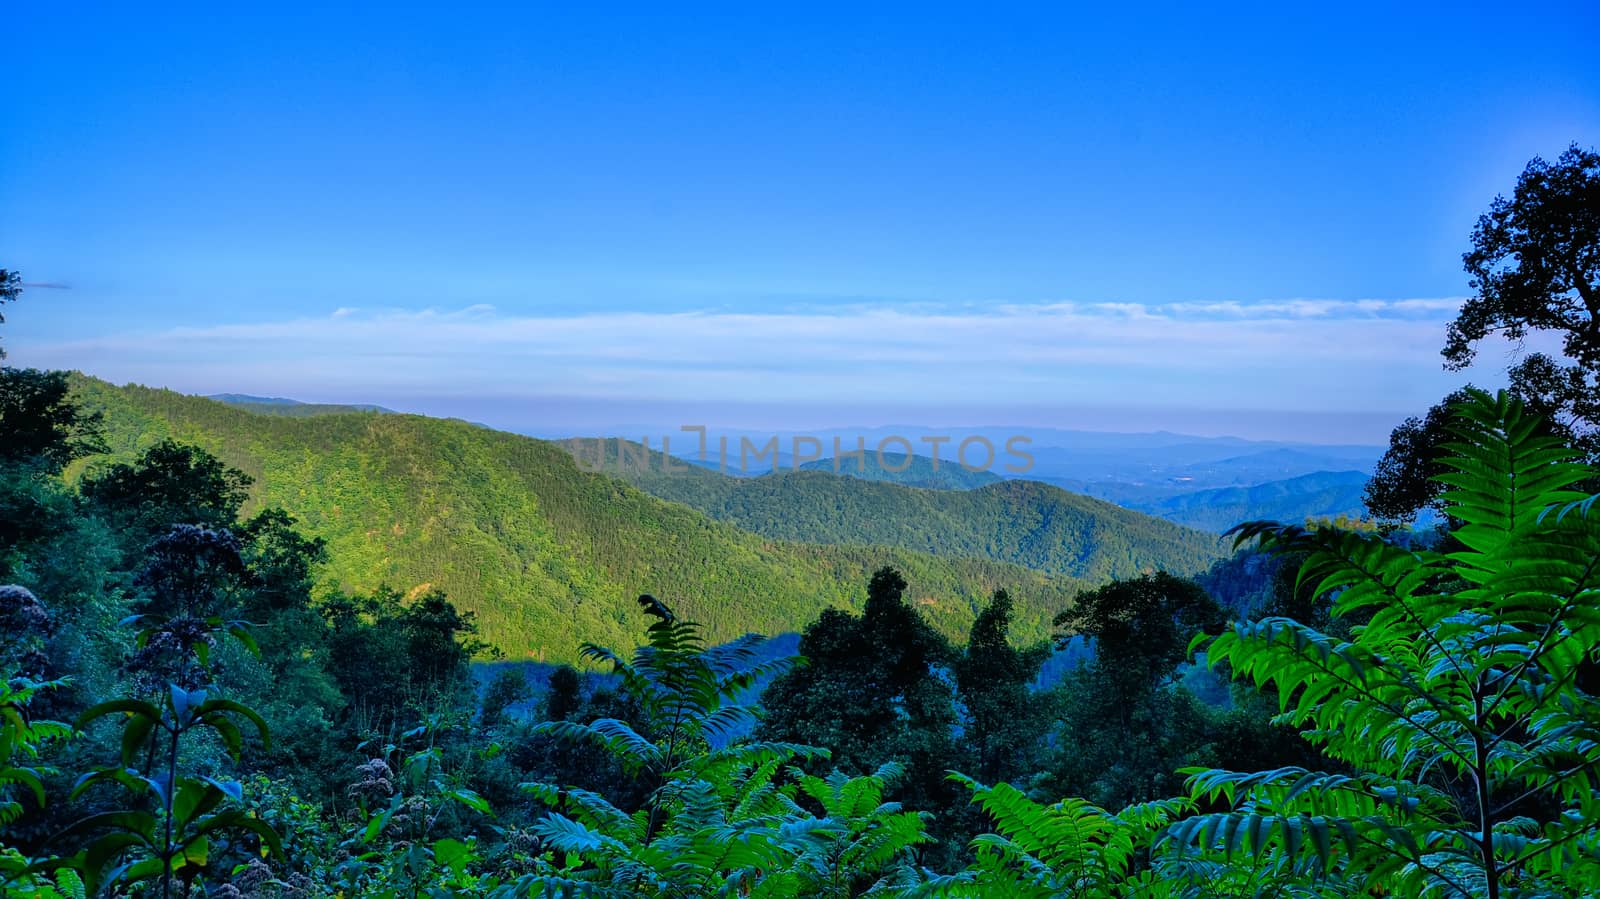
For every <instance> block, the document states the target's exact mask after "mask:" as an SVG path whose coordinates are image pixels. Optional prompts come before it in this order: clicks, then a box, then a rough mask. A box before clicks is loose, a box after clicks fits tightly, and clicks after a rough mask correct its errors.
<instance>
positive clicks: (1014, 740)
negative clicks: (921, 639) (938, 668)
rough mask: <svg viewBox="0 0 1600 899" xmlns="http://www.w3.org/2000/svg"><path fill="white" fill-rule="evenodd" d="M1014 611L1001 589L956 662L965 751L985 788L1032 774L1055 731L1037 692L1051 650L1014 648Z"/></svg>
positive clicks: (974, 628)
mask: <svg viewBox="0 0 1600 899" xmlns="http://www.w3.org/2000/svg"><path fill="white" fill-rule="evenodd" d="M1011 609H1012V604H1011V597H1010V595H1008V594H1007V593H1006V591H1004V590H996V591H995V594H994V597H993V598H992V599H991V600H989V604H988V605H986V606H984V608H983V611H981V612H979V613H978V618H977V620H976V621H974V622H973V623H972V633H971V635H970V636H969V637H968V638H967V647H966V650H965V651H964V652H963V653H962V654H961V656H960V658H958V659H957V660H956V662H955V680H956V693H957V695H958V696H959V697H960V700H961V705H962V708H963V709H964V710H965V716H964V720H963V727H962V733H961V744H962V749H963V750H964V754H965V755H967V757H968V758H970V759H971V760H972V764H973V768H972V772H973V774H974V775H976V777H977V779H979V780H981V781H983V782H984V783H995V782H997V781H1000V780H1002V779H1005V778H1017V777H1026V776H1028V775H1030V774H1032V773H1033V770H1034V768H1033V765H1032V762H1033V759H1034V757H1035V756H1036V755H1037V753H1038V751H1039V749H1040V746H1041V743H1042V739H1043V737H1044V732H1045V730H1046V729H1047V728H1048V727H1049V726H1050V713H1051V711H1052V709H1051V708H1050V706H1049V703H1047V702H1043V701H1041V699H1042V697H1041V696H1039V695H1038V694H1036V693H1035V692H1034V690H1033V682H1034V681H1035V680H1036V679H1037V678H1038V677H1039V669H1040V668H1041V667H1043V665H1044V662H1045V659H1047V658H1049V656H1050V648H1049V646H1047V645H1040V646H1031V647H1028V648H1026V649H1017V648H1016V647H1014V646H1012V645H1011V639H1010V637H1011Z"/></svg>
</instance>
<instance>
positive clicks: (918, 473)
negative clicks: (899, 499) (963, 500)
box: [799, 452, 1000, 490]
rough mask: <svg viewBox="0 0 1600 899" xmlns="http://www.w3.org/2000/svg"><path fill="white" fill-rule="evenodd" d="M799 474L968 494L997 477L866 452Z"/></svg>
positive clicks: (812, 465)
mask: <svg viewBox="0 0 1600 899" xmlns="http://www.w3.org/2000/svg"><path fill="white" fill-rule="evenodd" d="M799 468H800V470H801V471H831V472H833V473H835V474H841V475H844V476H846V477H852V478H860V479H862V480H864V481H889V482H891V483H895V484H901V485H903V486H906V487H923V488H926V489H928V490H971V489H972V488H974V487H982V486H984V485H985V484H993V483H994V482H996V481H998V480H1000V476H999V475H997V474H995V473H994V472H992V471H985V470H983V469H978V470H976V471H975V470H973V469H970V468H967V467H965V466H963V465H962V464H961V463H960V462H957V461H955V460H953V459H938V460H935V459H933V458H932V457H929V456H918V455H911V456H909V457H908V456H907V455H906V454H905V453H884V454H883V458H882V459H881V460H880V459H879V458H878V454H877V453H874V452H868V453H866V454H865V455H863V456H860V457H854V456H852V457H848V458H846V457H843V456H841V457H839V458H837V459H817V460H815V461H812V462H806V463H804V464H802V465H800V466H799Z"/></svg>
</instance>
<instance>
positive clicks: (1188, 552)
mask: <svg viewBox="0 0 1600 899" xmlns="http://www.w3.org/2000/svg"><path fill="white" fill-rule="evenodd" d="M607 442H608V443H609V444H610V446H611V449H610V450H608V452H609V455H608V456H607V459H608V462H607V464H606V466H605V470H606V471H609V472H614V473H616V474H617V475H619V476H620V477H623V478H626V479H627V480H629V481H630V482H631V483H633V484H635V485H637V486H638V487H640V488H641V489H643V490H645V491H648V492H649V493H652V494H654V495H656V496H659V497H661V498H663V499H669V500H672V501H673V502H679V503H683V504H685V505H689V506H693V507H694V508H696V509H699V510H701V511H703V512H705V513H706V514H708V515H710V516H712V517H713V518H716V519H719V520H722V521H726V522H729V523H731V524H735V525H738V526H739V527H741V528H744V529H746V530H749V531H754V532H755V533H758V534H762V535H764V536H767V537H772V538H775V539H779V540H802V541H807V542H812V543H851V544H873V545H883V546H895V547H899V548H901V549H908V550H912V551H915V552H922V553H929V554H932V555H937V556H942V557H944V558H950V559H962V558H986V559H992V560H994V561H998V562H1007V563H1014V564H1018V565H1024V566H1026V567H1028V568H1032V569H1034V570H1036V571H1041V572H1044V573H1046V574H1051V575H1066V576H1070V577H1081V578H1087V579H1090V580H1105V579H1108V578H1113V577H1126V576H1132V575H1136V574H1138V573H1139V572H1141V571H1147V570H1153V569H1157V568H1161V569H1165V570H1168V571H1174V572H1179V573H1186V574H1187V573H1194V572H1196V571H1200V570H1202V569H1204V568H1205V567H1206V566H1207V565H1208V564H1210V563H1211V562H1212V561H1214V560H1216V559H1217V558H1218V557H1219V556H1220V555H1221V554H1222V543H1221V541H1220V540H1219V539H1218V538H1217V537H1215V536H1214V535H1211V534H1202V533H1199V532H1197V531H1193V530H1190V529H1188V528H1184V527H1180V526H1178V525H1175V524H1172V523H1171V522H1167V521H1163V520H1161V519H1158V518H1152V517H1150V516H1148V515H1144V514H1142V513H1139V512H1132V511H1129V510H1127V509H1124V508H1121V507H1120V506H1115V505H1112V504H1111V503H1108V502H1104V501H1102V500H1097V499H1091V498H1089V497H1086V496H1079V495H1077V494H1073V493H1068V492H1067V491H1065V490H1062V489H1060V488H1058V487H1052V486H1050V485H1048V484H1041V483H1038V482H1036V481H997V482H994V483H990V484H988V485H986V486H983V487H979V488H977V489H973V490H926V489H919V488H915V487H907V486H902V485H900V484H895V483H889V482H887V481H882V480H871V479H869V480H861V479H857V478H844V477H840V476H838V475H835V474H833V472H832V471H831V470H830V471H782V472H778V473H776V474H769V475H762V476H760V477H755V478H736V477H731V476H728V475H724V474H721V473H719V472H716V471H712V470H708V469H704V468H700V467H697V466H692V467H691V466H685V467H684V468H686V470H684V469H680V468H677V467H674V468H672V469H668V468H666V467H664V466H663V465H662V464H661V459H660V456H659V455H657V456H654V457H652V458H651V464H650V466H649V467H648V469H647V468H646V467H645V466H644V465H643V464H642V463H641V464H635V461H634V460H639V459H642V458H643V451H642V448H638V447H633V445H631V444H629V445H628V446H629V447H632V448H626V447H625V448H624V449H623V450H622V451H621V452H626V453H627V455H626V457H625V458H626V459H627V460H628V464H622V463H621V462H619V461H618V460H619V459H622V458H624V457H623V456H622V455H620V454H619V449H618V448H617V442H616V441H607ZM564 445H566V446H567V447H568V448H569V449H571V450H572V451H573V452H574V453H576V454H578V455H579V458H580V459H584V458H587V459H589V464H593V463H594V462H596V461H598V460H599V459H600V457H599V456H598V455H596V454H595V450H594V444H593V442H592V441H581V440H580V441H567V442H566V443H565V444H564Z"/></svg>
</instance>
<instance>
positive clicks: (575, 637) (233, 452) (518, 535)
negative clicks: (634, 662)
mask: <svg viewBox="0 0 1600 899" xmlns="http://www.w3.org/2000/svg"><path fill="white" fill-rule="evenodd" d="M75 389H76V390H77V392H78V395H79V397H80V399H81V400H82V401H83V403H84V404H85V405H86V406H88V407H90V408H93V409H98V410H100V411H101V412H102V413H103V414H104V416H105V422H106V426H107V440H108V443H109V445H110V447H111V449H112V453H113V455H116V456H123V457H126V456H128V455H131V454H133V453H136V452H137V451H139V450H141V449H143V448H144V447H147V446H149V445H150V444H152V443H154V442H156V441H158V440H160V439H162V438H164V437H172V438H174V439H178V440H181V441H184V442H188V443H194V444H197V445H199V446H201V447H204V448H205V449H207V450H208V451H210V452H212V453H214V454H216V455H217V456H218V457H219V458H221V459H223V460H224V461H225V462H227V463H228V464H230V465H233V466H235V467H237V468H239V469H241V470H243V471H245V472H246V473H247V474H249V475H251V476H252V477H254V478H255V485H254V487H253V493H252V497H251V501H250V506H249V507H247V511H249V509H251V508H256V507H260V506H263V505H273V506H281V507H283V508H285V509H287V510H289V511H290V512H291V513H293V514H294V515H296V516H297V517H299V518H300V519H301V521H302V522H303V525H304V527H305V529H306V530H307V531H308V532H310V533H313V534H316V535H318V536H321V537H323V538H325V539H326V540H327V541H328V544H329V550H330V553H331V556H332V561H331V563H330V566H329V570H328V571H327V572H326V573H327V575H328V576H329V577H330V578H331V579H332V580H335V581H337V582H338V583H340V584H342V585H345V586H347V587H351V588H357V589H364V588H370V587H373V586H376V585H378V584H379V583H387V584H390V585H392V586H395V587H398V588H401V589H410V588H414V587H417V586H419V585H423V584H431V585H434V586H437V587H440V588H442V589H444V590H446V591H447V592H448V593H449V594H450V596H451V597H452V598H453V599H454V600H455V601H456V602H457V603H458V604H460V605H461V606H462V607H464V608H467V609H470V610H472V611H474V612H476V613H477V615H478V618H479V622H480V625H481V627H482V631H483V636H484V637H485V639H487V640H488V641H490V642H491V643H492V644H494V645H496V646H498V647H500V648H501V649H502V650H504V651H505V652H506V653H507V655H508V656H509V657H510V658H513V659H519V658H536V659H546V660H551V661H565V660H571V659H572V658H574V656H575V654H576V649H577V646H578V644H579V643H580V642H582V641H592V642H597V643H603V644H609V645H613V646H631V645H632V644H633V643H634V642H635V641H636V640H637V636H638V633H639V628H638V621H637V615H636V614H635V607H634V604H633V599H634V597H635V596H637V595H638V594H639V593H641V592H651V593H656V594H658V595H660V596H662V597H664V598H668V599H670V600H671V601H672V602H673V603H674V605H675V607H676V608H678V609H679V610H680V612H681V613H682V614H684V615H685V616H687V617H691V618H694V619H696V620H699V621H701V622H703V623H705V624H706V626H707V628H708V635H709V636H710V637H711V638H712V639H715V640H722V639H728V638H731V637H734V636H737V635H739V634H743V633H745V632H747V631H760V632H765V633H780V632H783V631H791V630H797V629H799V628H800V627H802V626H803V625H804V624H805V623H806V622H808V621H810V620H811V619H812V618H813V617H814V616H815V615H816V614H817V613H818V612H819V611H821V610H822V609H823V608H825V607H827V606H828V605H839V606H845V607H854V606H856V605H858V604H859V603H860V602H861V601H862V600H863V598H864V591H865V584H866V581H867V577H868V575H869V574H870V572H871V571H872V570H873V569H875V568H877V567H878V566H881V565H885V564H893V565H897V566H899V567H900V568H901V569H902V570H903V571H904V572H905V574H906V577H907V580H909V581H910V582H911V584H912V591H913V594H914V595H915V597H916V601H917V602H918V604H919V606H920V607H921V608H922V610H923V611H924V613H925V614H927V615H928V617H929V619H930V620H931V621H932V622H934V623H935V624H936V625H937V626H938V627H939V628H940V629H941V630H943V631H945V632H946V633H947V634H950V635H952V636H964V635H965V631H966V628H967V627H968V626H969V625H970V622H971V620H972V617H973V615H974V614H975V609H976V608H977V606H978V605H979V604H980V603H981V602H983V601H984V600H985V599H987V597H988V595H989V594H990V593H991V592H992V591H993V590H994V589H995V588H997V587H1005V588H1007V589H1008V590H1010V591H1011V592H1012V594H1013V596H1014V597H1016V598H1017V600H1018V606H1019V608H1018V611H1019V613H1020V614H1019V621H1018V625H1019V627H1018V635H1019V637H1020V638H1024V639H1026V638H1038V637H1041V636H1043V635H1044V634H1045V633H1046V632H1047V630H1048V627H1049V619H1050V617H1051V616H1052V615H1053V613H1054V612H1055V611H1057V610H1059V609H1060V608H1062V607H1063V606H1064V605H1065V604H1066V602H1067V601H1068V599H1069V598H1070V596H1071V595H1072V594H1073V593H1074V592H1075V591H1076V590H1077V589H1078V588H1080V587H1082V586H1084V584H1083V582H1081V581H1075V580H1073V579H1071V578H1053V577H1047V576H1045V575H1042V574H1040V573H1038V572H1035V571H1030V570H1028V569H1025V568H1021V567H1019V566H1015V565H1007V564H1003V563H1001V562H998V561H994V560H990V559H976V560H961V559H947V558H939V557H935V556H932V555H926V554H919V553H916V552H910V551H907V550H904V549H896V548H885V547H870V548H869V547H858V546H856V547H851V546H845V547H840V546H815V545H805V544H802V543H795V542H790V541H786V540H776V539H772V538H770V537H763V536H757V535H755V534H752V533H748V532H746V531H743V530H740V529H739V528H736V527H734V526H733V525H731V524H727V523H723V522H718V521H715V520H712V519H711V518H708V517H707V516H705V515H703V514H701V513H699V512H697V511H695V510H693V509H690V508H688V507H686V506H683V505H679V504H674V503H669V502H665V501H663V500H661V499H658V498H656V497H653V496H650V495H648V494H646V493H644V492H642V491H640V490H637V489H635V488H634V487H632V486H630V485H628V484H626V483H624V482H622V481H620V480H617V479H615V478H612V477H610V476H607V475H604V474H596V473H589V472H585V471H582V470H580V469H579V467H578V466H577V465H576V464H575V463H574V460H573V458H572V457H571V456H570V455H569V454H568V453H567V452H565V451H563V450H562V449H561V448H560V447H559V446H557V445H555V444H552V443H547V442H545V441H541V440H534V439H532V438H527V437H521V436H517V435H514V434H508V433H504V432H499V431H493V430H489V429H486V428H482V427H477V426H474V425H470V424H467V423H465V422H460V421H451V420H443V419H434V418H424V417H420V416H414V415H398V414H386V413H378V412H356V413H346V414H319V415H309V416H284V415H274V414H258V413H255V412H252V411H249V410H247V409H242V408H237V407H233V406H229V405H226V404H223V403H219V402H214V401H211V400H207V399H203V398H199V397H192V396H185V395H182V394H177V393H173V392H170V391H165V390H151V389H148V388H142V387H114V386H112V385H109V384H106V383H104V382H101V381H97V380H94V379H91V378H84V377H78V378H76V379H75ZM95 462H96V460H89V461H88V464H89V465H93V464H95ZM80 467H82V466H80ZM712 474H713V475H714V473H712ZM817 477H824V478H828V479H829V480H835V481H839V482H841V483H845V484H855V485H857V486H865V485H864V483H863V482H860V481H845V480H844V479H841V478H836V477H834V476H832V475H817Z"/></svg>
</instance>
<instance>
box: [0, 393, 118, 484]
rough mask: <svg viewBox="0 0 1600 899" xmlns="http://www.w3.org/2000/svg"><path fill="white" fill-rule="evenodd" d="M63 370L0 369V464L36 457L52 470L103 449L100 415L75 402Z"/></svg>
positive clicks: (36, 459) (26, 460) (28, 460)
mask: <svg viewBox="0 0 1600 899" xmlns="http://www.w3.org/2000/svg"><path fill="white" fill-rule="evenodd" d="M70 393H71V388H70V386H69V385H68V383H67V375H66V373H65V372H59V371H40V370H38V369H36V368H0V433H3V434H5V435H6V436H5V439H4V440H0V465H5V464H11V465H15V464H19V463H28V462H37V463H39V464H41V465H42V466H43V467H44V469H45V470H46V471H48V472H50V473H55V472H58V471H60V470H61V469H62V468H64V467H66V464H67V463H68V462H71V461H72V460H73V459H76V458H79V457H80V456H85V455H88V454H90V453H96V452H101V451H103V450H104V449H105V447H104V445H103V444H102V443H101V440H100V415H99V414H98V413H89V412H84V411H83V410H82V409H81V408H79V407H78V405H77V404H76V403H74V402H73V401H72V398H71V396H70Z"/></svg>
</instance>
